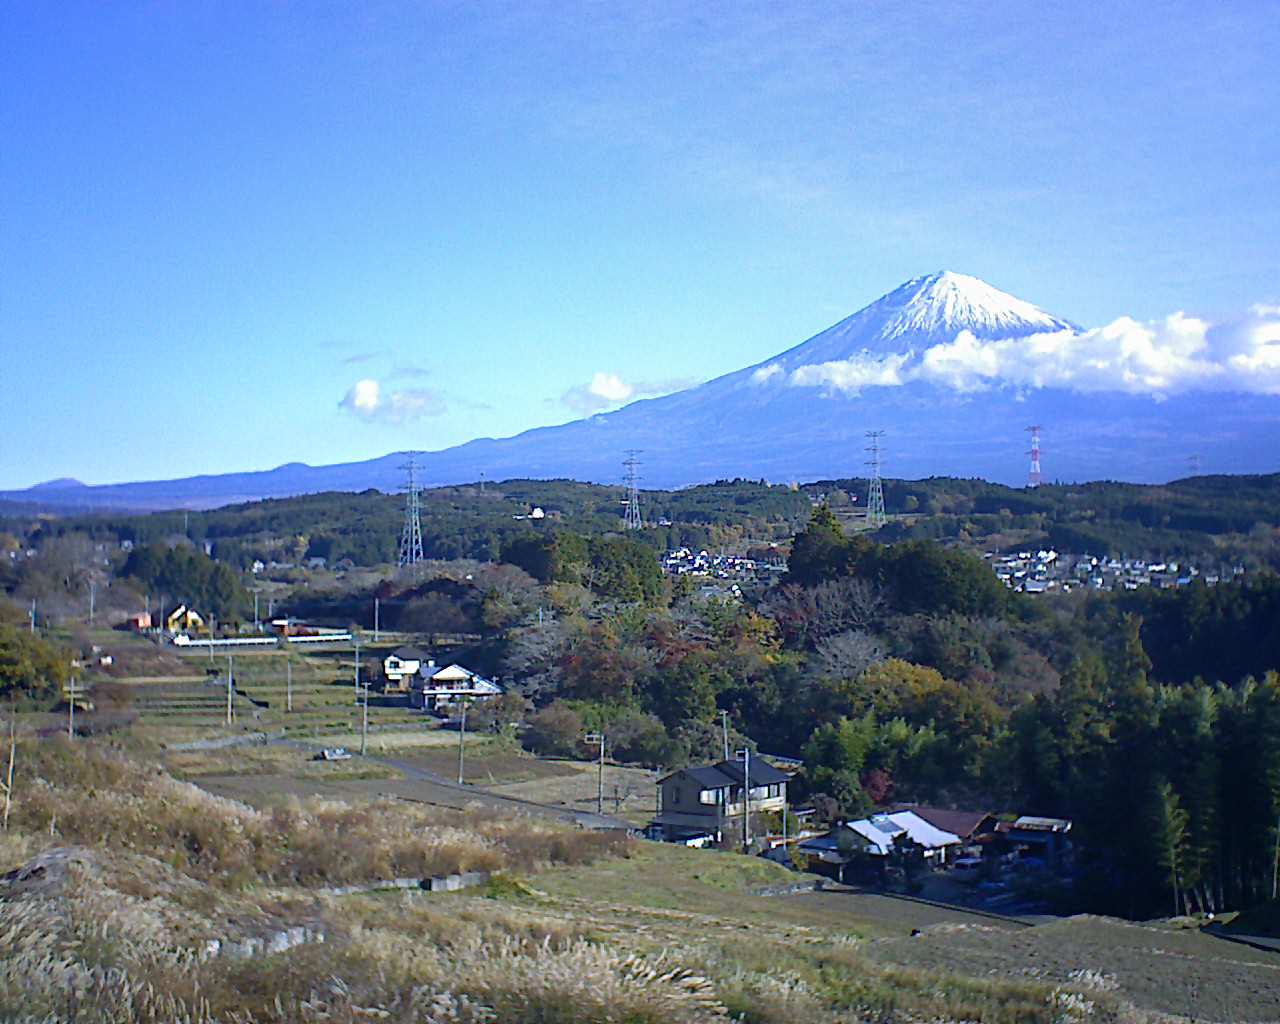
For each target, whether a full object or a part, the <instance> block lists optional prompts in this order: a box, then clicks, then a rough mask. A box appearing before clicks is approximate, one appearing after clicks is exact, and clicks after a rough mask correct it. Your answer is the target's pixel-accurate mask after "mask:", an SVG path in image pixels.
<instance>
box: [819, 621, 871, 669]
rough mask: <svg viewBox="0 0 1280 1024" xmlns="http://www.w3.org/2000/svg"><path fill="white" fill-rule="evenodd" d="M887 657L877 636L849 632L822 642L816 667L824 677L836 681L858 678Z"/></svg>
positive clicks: (860, 632) (858, 631) (859, 631)
mask: <svg viewBox="0 0 1280 1024" xmlns="http://www.w3.org/2000/svg"><path fill="white" fill-rule="evenodd" d="M884 658H885V652H884V648H883V646H882V645H881V643H880V641H879V640H878V639H877V638H876V637H875V636H873V635H872V634H870V633H866V632H864V631H862V630H860V629H849V630H845V632H843V633H836V634H835V635H834V636H829V637H827V638H825V639H823V640H820V641H819V642H818V649H817V654H816V656H815V657H814V659H813V665H814V667H815V668H816V669H817V670H818V673H819V674H820V675H824V676H829V677H831V678H832V679H856V678H858V676H860V675H862V673H863V672H865V671H866V670H867V669H869V668H870V667H871V666H872V665H874V664H876V662H879V661H884Z"/></svg>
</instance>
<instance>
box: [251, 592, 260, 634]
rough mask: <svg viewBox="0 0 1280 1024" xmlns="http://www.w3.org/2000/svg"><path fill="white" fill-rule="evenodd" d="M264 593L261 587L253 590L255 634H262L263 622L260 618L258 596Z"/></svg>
mask: <svg viewBox="0 0 1280 1024" xmlns="http://www.w3.org/2000/svg"><path fill="white" fill-rule="evenodd" d="M261 593H262V588H261V587H254V588H253V631H254V632H255V633H261V632H262V622H261V620H260V619H259V618H258V595H259V594H261Z"/></svg>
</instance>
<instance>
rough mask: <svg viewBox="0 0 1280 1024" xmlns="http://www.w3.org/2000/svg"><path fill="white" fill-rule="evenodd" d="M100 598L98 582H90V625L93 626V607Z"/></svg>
mask: <svg viewBox="0 0 1280 1024" xmlns="http://www.w3.org/2000/svg"><path fill="white" fill-rule="evenodd" d="M97 596H98V581H97V580H90V581H89V625H91V626H92V625H93V606H94V603H95V601H96V599H97Z"/></svg>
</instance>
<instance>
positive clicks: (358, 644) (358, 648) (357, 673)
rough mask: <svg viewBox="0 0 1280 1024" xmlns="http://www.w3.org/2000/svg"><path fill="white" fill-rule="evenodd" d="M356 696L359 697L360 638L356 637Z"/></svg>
mask: <svg viewBox="0 0 1280 1024" xmlns="http://www.w3.org/2000/svg"><path fill="white" fill-rule="evenodd" d="M355 644H356V696H357V697H359V696H360V638H359V637H356V639H355Z"/></svg>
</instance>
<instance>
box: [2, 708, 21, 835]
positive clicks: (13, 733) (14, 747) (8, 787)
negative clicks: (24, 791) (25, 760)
mask: <svg viewBox="0 0 1280 1024" xmlns="http://www.w3.org/2000/svg"><path fill="white" fill-rule="evenodd" d="M17 728H18V712H17V711H16V710H15V709H14V708H13V707H10V708H9V776H8V778H7V779H6V781H5V782H4V830H5V831H6V832H8V831H9V810H10V808H11V807H12V806H13V762H14V759H15V757H16V755H17V753H18V736H17Z"/></svg>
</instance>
